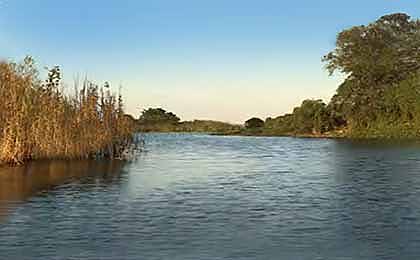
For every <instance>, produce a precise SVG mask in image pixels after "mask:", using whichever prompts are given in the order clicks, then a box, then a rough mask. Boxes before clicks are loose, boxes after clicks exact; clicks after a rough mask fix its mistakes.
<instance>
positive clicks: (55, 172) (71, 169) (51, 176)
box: [0, 160, 125, 219]
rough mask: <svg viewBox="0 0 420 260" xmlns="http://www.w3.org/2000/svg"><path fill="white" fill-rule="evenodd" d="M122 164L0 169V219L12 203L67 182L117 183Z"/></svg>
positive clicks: (36, 164) (56, 164) (72, 163)
mask: <svg viewBox="0 0 420 260" xmlns="http://www.w3.org/2000/svg"><path fill="white" fill-rule="evenodd" d="M124 165H125V162H123V161H117V160H97V161H94V160H80V161H35V162H30V163H28V164H26V165H24V166H20V167H4V168H0V219H1V217H2V216H5V215H6V214H7V212H8V211H9V210H10V209H11V208H12V207H13V205H14V204H18V203H20V202H23V201H25V200H26V199H28V198H30V197H31V196H33V195H34V194H36V193H38V192H40V191H45V190H51V189H53V188H54V187H56V186H58V185H60V184H63V183H66V182H71V181H80V182H82V183H90V182H92V183H95V184H98V185H109V184H111V183H117V182H119V180H120V177H121V175H120V174H121V172H122V169H123V166H124Z"/></svg>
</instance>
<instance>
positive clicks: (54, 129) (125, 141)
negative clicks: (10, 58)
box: [0, 57, 134, 164]
mask: <svg viewBox="0 0 420 260" xmlns="http://www.w3.org/2000/svg"><path fill="white" fill-rule="evenodd" d="M79 85H80V86H79ZM74 88H75V91H74V94H70V95H69V94H65V91H64V88H63V86H62V84H61V72H60V68H59V67H54V68H52V69H50V70H49V73H48V76H47V79H46V80H44V81H43V80H41V79H40V77H39V72H38V70H37V68H36V67H35V65H34V61H33V59H32V58H31V57H26V58H25V59H24V61H22V62H20V63H13V62H7V61H0V163H2V164H4V163H8V164H21V163H23V162H25V161H27V160H33V159H53V158H54V159H85V158H98V157H102V158H103V157H106V158H114V157H120V156H122V154H123V153H125V152H126V150H127V149H128V148H130V147H131V146H132V144H133V141H134V135H133V133H134V122H133V120H132V118H131V117H130V116H128V115H126V114H124V110H123V99H122V97H121V95H116V94H114V93H112V92H111V90H110V87H109V85H108V84H107V83H105V84H104V86H101V87H99V86H98V85H96V84H94V83H92V82H91V81H88V80H84V81H83V82H82V83H81V84H77V83H75V87H74Z"/></svg>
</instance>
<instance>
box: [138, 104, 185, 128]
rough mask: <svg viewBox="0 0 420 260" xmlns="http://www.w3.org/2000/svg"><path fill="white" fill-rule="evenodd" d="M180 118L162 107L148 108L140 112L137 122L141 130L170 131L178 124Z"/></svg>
mask: <svg viewBox="0 0 420 260" xmlns="http://www.w3.org/2000/svg"><path fill="white" fill-rule="evenodd" d="M179 121H180V118H179V117H178V116H176V115H175V114H174V113H172V112H166V111H165V110H164V109H162V108H149V109H146V110H144V111H143V112H142V114H141V116H140V118H139V120H138V124H139V128H140V131H142V132H150V131H155V132H160V131H161V132H170V131H173V130H174V129H175V128H176V126H177V125H178V124H179Z"/></svg>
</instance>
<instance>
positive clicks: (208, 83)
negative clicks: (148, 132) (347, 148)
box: [0, 0, 420, 123]
mask: <svg viewBox="0 0 420 260" xmlns="http://www.w3.org/2000/svg"><path fill="white" fill-rule="evenodd" d="M394 12H405V13H407V14H409V15H411V16H412V17H413V18H420V3H419V2H418V1H413V0H398V1H397V0H381V1H380V0H369V1H366V0H352V1H337V0H334V1H331V0H320V1H313V0H294V1H281V0H253V1H250V0H119V1H117V0H114V1H112V0H109V1H103V0H89V1H87V0H72V1H63V0H62V1H60V0H54V1H52V0H0V58H1V59H7V60H14V61H18V60H22V59H23V58H24V57H25V56H26V55H31V56H33V57H34V58H35V60H36V61H37V64H38V66H39V68H40V69H41V72H43V73H44V74H45V71H44V70H42V68H44V67H45V66H49V67H51V66H54V65H60V66H61V69H62V71H63V76H64V82H65V84H66V85H67V86H68V88H70V89H71V88H72V84H73V82H74V80H75V79H78V78H79V79H80V78H84V77H88V78H89V79H91V80H93V81H94V82H96V83H98V84H103V83H104V82H105V81H108V82H110V83H111V85H112V86H113V89H115V90H116V91H117V90H118V89H119V86H122V94H123V96H124V98H125V103H126V111H127V112H128V113H130V114H132V115H134V116H135V117H138V116H139V115H140V113H141V111H142V110H143V109H145V108H148V107H162V108H164V109H166V110H168V111H172V112H174V113H175V114H177V115H178V116H180V117H181V118H182V119H183V120H191V119H214V120H221V121H227V122H232V123H242V122H243V121H245V120H246V119H248V118H250V117H253V116H257V117H261V118H263V119H264V118H266V117H275V116H278V115H281V114H284V113H287V112H291V111H292V110H293V108H294V107H295V106H298V105H299V104H300V103H301V101H302V100H304V99H307V98H315V99H323V100H324V101H325V102H328V100H329V99H330V98H331V96H332V95H333V94H334V93H335V89H336V88H337V86H338V85H339V84H340V82H341V81H342V79H343V75H335V76H332V77H330V76H329V75H328V73H327V72H326V71H325V69H324V64H323V63H322V62H321V58H322V56H323V55H325V54H326V53H328V52H329V51H330V50H332V49H333V48H334V44H335V38H336V35H337V33H338V32H340V31H341V30H343V29H346V28H349V27H351V26H355V25H361V24H367V23H369V22H373V21H374V20H376V19H377V18H379V17H380V16H382V15H385V14H390V13H394Z"/></svg>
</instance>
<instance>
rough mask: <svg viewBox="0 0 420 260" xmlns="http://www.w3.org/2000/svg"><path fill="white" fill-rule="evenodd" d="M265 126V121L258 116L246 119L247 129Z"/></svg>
mask: <svg viewBox="0 0 420 260" xmlns="http://www.w3.org/2000/svg"><path fill="white" fill-rule="evenodd" d="M263 126H264V121H263V120H262V119H260V118H257V117H253V118H250V119H248V120H246V121H245V128H246V129H257V128H261V127H263Z"/></svg>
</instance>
